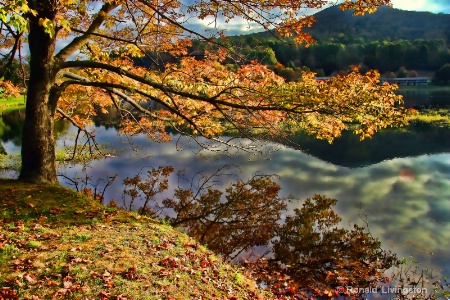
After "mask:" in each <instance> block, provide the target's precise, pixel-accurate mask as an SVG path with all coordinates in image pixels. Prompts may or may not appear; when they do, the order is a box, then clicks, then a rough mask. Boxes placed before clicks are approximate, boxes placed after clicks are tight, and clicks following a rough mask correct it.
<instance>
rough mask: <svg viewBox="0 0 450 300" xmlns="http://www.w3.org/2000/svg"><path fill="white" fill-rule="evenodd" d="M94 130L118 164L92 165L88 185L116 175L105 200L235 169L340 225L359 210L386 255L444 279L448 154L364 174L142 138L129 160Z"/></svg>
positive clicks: (289, 152)
mask: <svg viewBox="0 0 450 300" xmlns="http://www.w3.org/2000/svg"><path fill="white" fill-rule="evenodd" d="M99 130H100V131H101V132H99V134H98V136H99V138H100V141H101V142H104V143H109V144H110V145H111V147H112V148H114V149H116V155H117V157H116V158H106V159H102V160H99V161H94V162H92V164H91V165H90V167H89V168H88V169H87V172H88V174H89V175H91V176H93V178H100V177H103V178H104V177H106V176H112V175H114V174H119V178H118V179H117V181H116V184H115V185H114V186H112V187H111V188H110V189H109V190H108V191H107V194H106V198H107V199H109V198H114V199H116V200H117V199H120V197H121V194H122V187H121V185H120V183H121V182H122V180H123V179H124V178H125V177H130V176H134V175H136V174H137V173H138V172H139V170H140V169H141V168H142V167H143V166H148V167H158V166H162V165H172V166H174V167H175V169H176V170H184V172H185V176H186V178H192V177H193V176H194V175H195V174H196V173H198V172H200V171H202V172H204V173H213V172H214V171H216V170H217V169H219V168H220V167H222V166H224V165H226V164H235V165H237V166H239V167H240V170H241V174H239V176H240V177H241V178H243V179H248V178H250V177H251V176H252V175H254V174H257V173H261V172H262V173H265V174H277V175H279V176H280V181H279V183H280V184H281V186H282V191H281V193H280V196H282V197H284V196H287V195H289V194H291V195H293V196H295V197H296V198H298V199H305V198H307V197H311V196H312V195H314V194H316V193H319V194H324V195H326V196H328V197H332V198H336V199H338V200H339V202H338V205H337V207H336V208H337V212H338V213H339V214H340V215H341V216H342V218H343V220H344V221H345V222H346V223H347V222H348V223H358V222H359V221H360V216H361V210H362V211H363V212H364V213H366V214H367V215H368V221H369V223H370V230H371V232H372V233H373V234H374V236H377V237H379V238H380V239H381V241H382V242H383V245H384V246H385V247H392V248H393V250H394V251H395V252H397V253H399V255H400V257H402V256H405V257H409V256H410V255H412V256H413V257H414V259H415V260H418V261H420V262H422V264H423V265H426V266H431V265H432V266H435V267H441V268H443V271H442V272H444V273H445V274H449V273H450V252H449V251H448V249H449V248H450V247H449V246H450V245H449V244H450V153H442V154H435V155H421V156H418V157H410V158H397V159H391V160H388V161H383V162H380V163H377V164H373V165H370V166H367V167H363V168H348V167H342V166H337V165H334V164H332V163H328V162H325V161H323V160H320V159H318V158H316V157H313V156H311V155H308V154H306V153H303V152H301V151H299V150H296V149H292V148H288V147H281V149H280V150H279V151H278V152H275V153H274V154H273V155H272V156H271V157H270V159H264V158H260V157H255V156H253V155H249V154H247V153H237V154H236V155H234V156H232V157H227V156H223V155H216V154H214V153H208V152H205V153H203V156H202V158H201V159H200V158H199V156H198V155H197V154H195V153H194V152H195V150H197V149H196V148H195V147H193V149H191V150H188V149H186V150H184V151H177V148H176V146H175V145H174V144H170V143H165V144H157V143H150V142H149V141H148V140H147V139H146V138H145V137H143V136H138V137H135V138H133V140H132V142H133V144H134V146H135V147H136V148H137V150H138V152H136V151H134V150H133V149H132V148H131V147H129V146H128V145H127V144H124V143H120V142H119V143H118V142H117V133H116V131H115V130H113V129H97V131H99ZM136 154H138V155H136ZM62 171H63V172H65V173H66V174H67V175H68V176H75V174H81V172H82V171H81V169H80V168H79V167H66V168H64V169H63V170H62ZM233 180H235V178H228V177H223V178H222V179H221V182H220V183H221V184H223V185H225V186H228V185H229V184H230V183H231V181H233ZM169 184H170V186H177V185H178V184H179V181H178V178H177V177H176V176H173V177H171V178H170V179H169ZM167 196H168V195H162V198H165V197H167ZM300 203H302V200H299V201H298V202H292V203H289V208H290V209H291V210H292V209H294V208H298V207H299V206H300ZM343 225H346V224H343ZM432 253H433V254H432Z"/></svg>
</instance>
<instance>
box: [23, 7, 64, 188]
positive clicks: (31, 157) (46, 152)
mask: <svg viewBox="0 0 450 300" xmlns="http://www.w3.org/2000/svg"><path fill="white" fill-rule="evenodd" d="M30 4H35V5H36V7H35V9H36V10H37V11H38V12H39V13H38V15H37V16H31V17H30V18H29V19H30V21H29V22H30V31H29V35H28V43H29V47H30V80H29V84H28V92H27V104H26V116H25V124H24V128H23V137H22V168H21V171H20V176H19V179H20V180H23V181H28V182H35V183H55V182H57V181H58V180H57V176H56V163H55V159H56V154H55V139H54V136H53V123H54V115H55V111H56V101H57V99H56V98H55V97H53V98H55V99H52V97H51V91H52V86H53V84H54V83H55V77H56V73H57V70H56V68H55V67H54V61H53V55H54V50H55V38H54V37H51V36H50V35H49V34H48V33H46V32H45V30H44V27H43V26H41V25H39V18H48V19H49V20H51V21H53V20H54V18H55V15H56V11H54V8H53V6H52V3H51V1H48V0H44V1H30ZM32 8H33V7H32Z"/></svg>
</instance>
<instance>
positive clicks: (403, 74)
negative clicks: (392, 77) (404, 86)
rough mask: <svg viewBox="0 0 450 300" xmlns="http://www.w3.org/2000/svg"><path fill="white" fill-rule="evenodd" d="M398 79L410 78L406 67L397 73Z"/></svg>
mask: <svg viewBox="0 0 450 300" xmlns="http://www.w3.org/2000/svg"><path fill="white" fill-rule="evenodd" d="M396 75H397V78H406V77H408V70H406V68H405V67H400V69H398V71H397V74H396Z"/></svg>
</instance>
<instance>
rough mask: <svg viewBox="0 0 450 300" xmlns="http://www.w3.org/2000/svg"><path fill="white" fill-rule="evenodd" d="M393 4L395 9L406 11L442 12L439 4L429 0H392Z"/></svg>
mask: <svg viewBox="0 0 450 300" xmlns="http://www.w3.org/2000/svg"><path fill="white" fill-rule="evenodd" d="M391 2H392V4H393V6H394V7H395V8H399V9H404V10H417V11H431V12H436V13H438V12H441V11H442V8H441V6H440V5H439V4H436V3H433V2H432V1H429V0H415V1H411V0H392V1H391Z"/></svg>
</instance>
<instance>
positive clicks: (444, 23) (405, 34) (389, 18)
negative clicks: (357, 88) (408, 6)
mask: <svg viewBox="0 0 450 300" xmlns="http://www.w3.org/2000/svg"><path fill="white" fill-rule="evenodd" d="M352 14H353V12H352V11H348V10H347V11H342V10H340V9H339V7H338V6H332V7H329V8H326V9H324V10H322V11H320V12H318V13H316V14H315V15H314V17H315V18H316V23H315V24H314V25H313V27H311V28H309V29H307V30H306V31H307V32H309V33H311V34H312V36H313V37H314V38H316V39H318V40H319V41H320V40H324V39H328V38H330V37H339V35H341V36H342V34H343V35H346V36H348V35H351V36H353V37H364V38H366V40H387V39H390V40H400V39H402V40H414V39H427V40H430V39H444V40H450V14H443V13H440V14H434V13H431V12H418V11H406V10H400V9H396V8H391V7H387V6H384V7H381V8H379V9H378V10H377V12H375V13H374V14H365V15H364V16H353V15H352Z"/></svg>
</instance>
